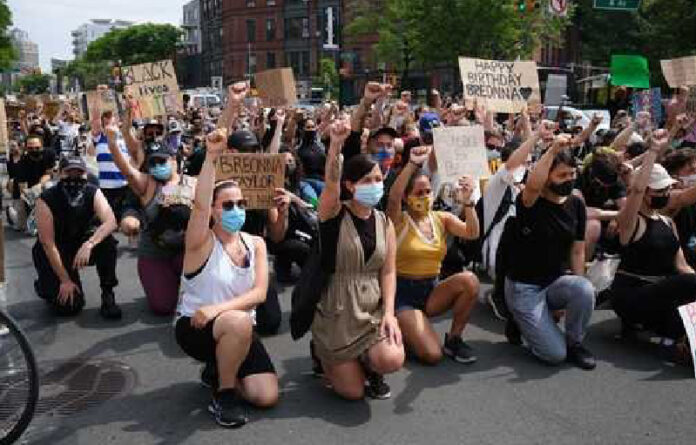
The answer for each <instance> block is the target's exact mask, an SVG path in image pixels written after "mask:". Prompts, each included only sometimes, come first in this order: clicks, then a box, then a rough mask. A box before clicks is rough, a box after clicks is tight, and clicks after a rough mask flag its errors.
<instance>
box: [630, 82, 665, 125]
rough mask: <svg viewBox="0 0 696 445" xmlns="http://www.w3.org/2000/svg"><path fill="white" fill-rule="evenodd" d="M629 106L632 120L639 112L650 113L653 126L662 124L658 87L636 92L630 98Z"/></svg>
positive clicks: (660, 97) (660, 95)
mask: <svg viewBox="0 0 696 445" xmlns="http://www.w3.org/2000/svg"><path fill="white" fill-rule="evenodd" d="M631 105H632V109H633V118H634V119H635V118H636V116H637V115H638V113H639V112H640V111H647V112H648V113H650V117H651V118H652V122H653V126H655V128H658V127H659V125H660V122H662V92H661V90H660V88H659V87H655V88H651V89H649V90H641V91H636V92H635V93H633V96H632V97H631Z"/></svg>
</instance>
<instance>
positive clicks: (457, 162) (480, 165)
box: [433, 125, 490, 184]
mask: <svg viewBox="0 0 696 445" xmlns="http://www.w3.org/2000/svg"><path fill="white" fill-rule="evenodd" d="M433 142H434V146H435V155H436V157H437V168H438V173H439V174H440V178H441V179H442V182H443V183H448V182H449V183H453V184H455V183H456V182H457V180H458V179H459V178H461V177H462V176H464V175H471V176H473V177H474V178H475V179H478V178H483V177H488V176H490V169H489V165H488V157H487V155H486V143H485V138H484V136H483V126H481V125H474V126H469V127H444V128H434V129H433Z"/></svg>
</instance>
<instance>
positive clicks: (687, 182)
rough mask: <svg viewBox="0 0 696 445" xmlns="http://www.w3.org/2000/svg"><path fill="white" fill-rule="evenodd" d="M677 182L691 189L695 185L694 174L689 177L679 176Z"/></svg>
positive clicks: (695, 175) (695, 177) (695, 176)
mask: <svg viewBox="0 0 696 445" xmlns="http://www.w3.org/2000/svg"><path fill="white" fill-rule="evenodd" d="M679 181H681V183H682V184H683V185H684V187H693V186H694V185H696V174H693V175H689V176H680V177H679Z"/></svg>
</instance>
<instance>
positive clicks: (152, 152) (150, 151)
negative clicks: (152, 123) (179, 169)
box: [145, 142, 176, 159]
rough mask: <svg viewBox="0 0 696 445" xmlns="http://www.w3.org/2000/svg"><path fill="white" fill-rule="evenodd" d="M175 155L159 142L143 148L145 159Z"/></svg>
mask: <svg viewBox="0 0 696 445" xmlns="http://www.w3.org/2000/svg"><path fill="white" fill-rule="evenodd" d="M175 154H176V153H172V150H171V149H170V148H169V147H167V146H166V145H164V144H161V143H160V142H152V143H150V144H148V145H147V147H146V148H145V158H146V159H152V158H169V157H171V156H174V155H175Z"/></svg>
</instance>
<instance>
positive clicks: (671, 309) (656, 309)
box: [611, 130, 696, 362]
mask: <svg viewBox="0 0 696 445" xmlns="http://www.w3.org/2000/svg"><path fill="white" fill-rule="evenodd" d="M661 144H667V135H666V134H665V133H664V132H663V130H660V131H659V132H657V133H656V134H655V135H654V136H653V141H652V147H651V148H650V150H649V151H648V153H647V154H646V155H645V156H646V157H645V158H644V160H643V166H642V167H641V168H640V170H638V172H637V173H636V174H635V176H634V178H633V181H632V184H631V187H630V189H629V195H628V199H627V200H626V205H625V206H624V208H623V209H622V210H621V212H619V216H618V222H619V240H620V241H621V245H622V251H621V263H620V265H619V268H618V270H617V272H616V276H615V278H614V283H613V284H612V288H611V294H612V306H613V308H614V311H616V313H617V315H618V316H619V317H621V319H622V321H623V322H624V325H625V326H626V327H628V326H631V325H635V324H641V325H643V326H644V327H646V328H648V329H651V330H653V331H655V332H656V333H658V334H659V335H662V336H664V337H667V338H669V339H673V340H675V341H676V343H675V344H674V345H670V346H669V349H671V351H667V352H669V353H670V355H671V357H670V359H672V360H673V361H676V362H689V361H690V356H691V354H690V352H689V348H688V343H687V339H686V335H685V331H684V325H683V323H682V321H681V317H680V316H679V311H678V310H677V308H678V307H679V306H682V305H685V304H689V303H692V302H694V301H695V300H696V275H694V270H693V269H692V268H691V266H689V265H688V264H687V262H686V260H685V258H684V252H682V250H681V247H680V245H679V238H678V237H677V232H676V228H675V226H674V223H673V222H672V220H671V219H669V218H667V217H665V216H662V215H660V214H659V212H660V210H663V209H664V208H666V207H667V206H668V204H669V203H670V200H671V199H672V200H676V199H678V196H677V194H670V188H671V186H672V185H673V184H674V183H675V182H676V181H675V180H673V179H672V178H671V177H670V176H669V174H668V173H667V171H666V170H665V169H664V167H662V166H661V165H659V164H655V159H656V157H657V156H658V154H659V152H660V151H661V150H662V149H663V146H662V145H661Z"/></svg>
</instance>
